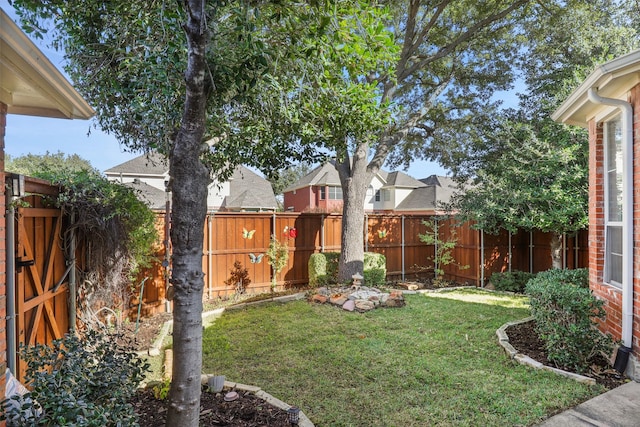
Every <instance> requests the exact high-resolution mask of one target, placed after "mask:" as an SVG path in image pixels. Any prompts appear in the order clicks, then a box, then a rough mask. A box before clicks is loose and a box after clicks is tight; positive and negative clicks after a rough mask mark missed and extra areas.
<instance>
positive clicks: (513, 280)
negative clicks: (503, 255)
mask: <svg viewBox="0 0 640 427" xmlns="http://www.w3.org/2000/svg"><path fill="white" fill-rule="evenodd" d="M534 277H535V274H533V273H527V272H525V271H505V272H504V273H493V274H492V275H491V279H489V281H490V282H491V284H492V285H493V287H494V288H495V289H496V291H507V292H516V293H519V294H523V293H524V289H525V286H526V285H527V282H528V281H529V280H531V279H533V278H534Z"/></svg>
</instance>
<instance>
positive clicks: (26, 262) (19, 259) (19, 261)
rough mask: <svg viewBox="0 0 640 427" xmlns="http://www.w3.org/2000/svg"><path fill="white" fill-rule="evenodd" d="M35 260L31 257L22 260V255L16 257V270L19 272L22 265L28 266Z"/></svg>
mask: <svg viewBox="0 0 640 427" xmlns="http://www.w3.org/2000/svg"><path fill="white" fill-rule="evenodd" d="M35 263H36V262H35V261H34V260H32V259H26V260H24V261H23V260H22V257H16V271H18V272H21V271H22V267H30V266H32V265H33V264H35Z"/></svg>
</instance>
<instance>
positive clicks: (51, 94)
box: [0, 8, 95, 119]
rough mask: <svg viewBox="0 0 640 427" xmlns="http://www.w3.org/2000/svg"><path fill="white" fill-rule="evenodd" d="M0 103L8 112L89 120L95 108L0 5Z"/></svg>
mask: <svg viewBox="0 0 640 427" xmlns="http://www.w3.org/2000/svg"><path fill="white" fill-rule="evenodd" d="M0 102H2V103H3V104H6V105H7V112H8V113H9V114H24V115H29V116H40V117H55V118H67V119H89V118H91V117H92V116H93V115H94V114H95V111H94V110H93V108H91V106H90V105H89V104H88V103H87V102H86V101H85V100H84V99H83V98H82V96H81V95H80V94H79V93H78V92H77V91H76V90H75V89H74V88H73V86H72V85H71V83H69V81H67V79H66V78H65V77H64V75H62V73H61V72H60V71H59V70H58V69H57V68H56V67H55V66H54V65H53V64H52V63H51V61H49V59H47V57H46V56H45V55H44V54H43V53H42V52H41V51H40V49H38V48H37V47H36V46H35V45H34V44H33V42H32V41H31V40H29V38H28V37H27V36H26V34H24V32H22V30H20V28H19V27H18V26H17V25H16V24H15V23H14V22H13V21H12V20H11V18H9V16H8V15H7V14H6V13H5V11H4V10H2V9H1V8H0Z"/></svg>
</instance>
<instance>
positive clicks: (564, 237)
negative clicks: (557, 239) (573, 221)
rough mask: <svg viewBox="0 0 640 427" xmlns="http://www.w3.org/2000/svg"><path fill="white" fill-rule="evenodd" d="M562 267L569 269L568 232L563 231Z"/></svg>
mask: <svg viewBox="0 0 640 427" xmlns="http://www.w3.org/2000/svg"><path fill="white" fill-rule="evenodd" d="M562 269H563V270H566V269H567V233H562Z"/></svg>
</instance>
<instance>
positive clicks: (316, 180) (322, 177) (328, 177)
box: [283, 162, 340, 193]
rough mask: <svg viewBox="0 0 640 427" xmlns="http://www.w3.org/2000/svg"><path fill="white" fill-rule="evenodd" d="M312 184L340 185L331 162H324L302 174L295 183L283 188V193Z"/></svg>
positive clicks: (338, 177) (336, 172)
mask: <svg viewBox="0 0 640 427" xmlns="http://www.w3.org/2000/svg"><path fill="white" fill-rule="evenodd" d="M313 185H340V176H339V175H338V171H337V170H336V168H335V165H334V163H333V162H327V163H324V164H322V165H320V166H318V167H316V168H315V169H313V170H312V171H311V172H309V173H308V174H306V175H305V176H303V177H302V178H300V179H299V180H298V182H296V183H295V184H292V185H290V186H289V187H287V188H285V189H284V190H283V193H286V192H289V191H293V190H297V189H299V188H304V187H310V186H313Z"/></svg>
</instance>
